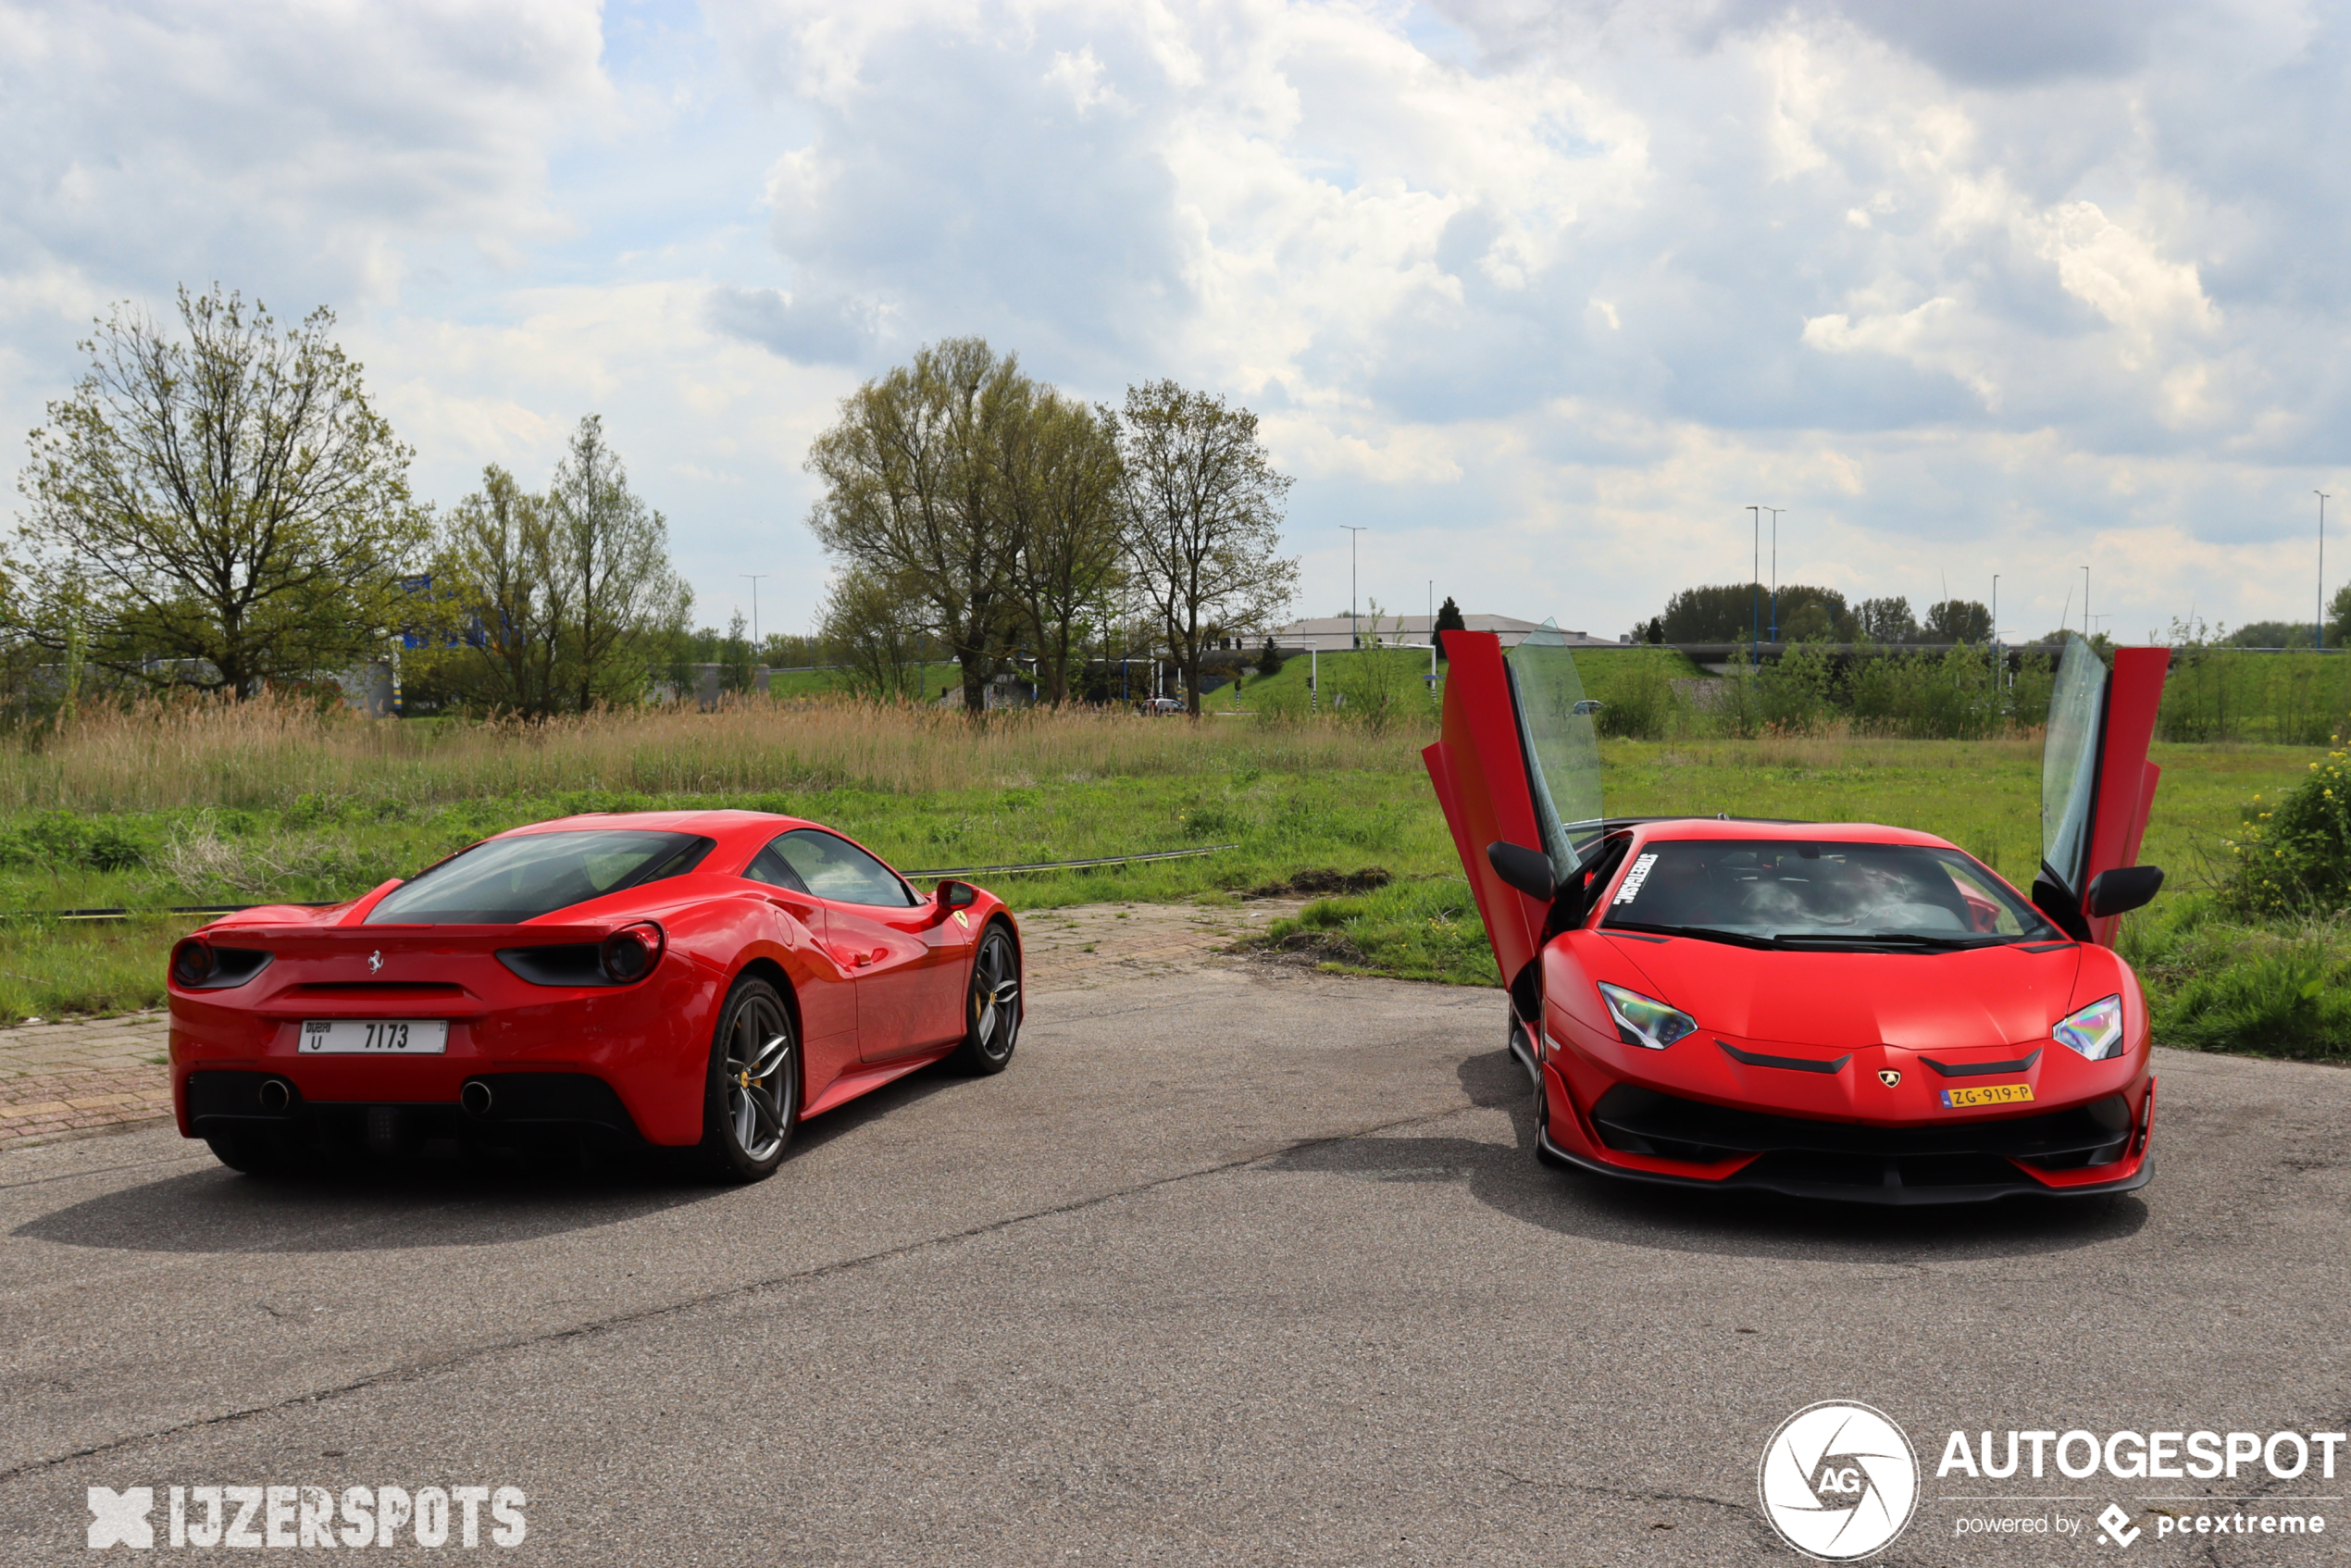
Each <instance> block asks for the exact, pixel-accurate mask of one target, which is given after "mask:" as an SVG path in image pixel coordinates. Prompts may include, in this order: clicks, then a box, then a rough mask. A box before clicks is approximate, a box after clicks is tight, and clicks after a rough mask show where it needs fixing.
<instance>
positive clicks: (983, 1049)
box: [953, 921, 1021, 1073]
mask: <svg viewBox="0 0 2351 1568" xmlns="http://www.w3.org/2000/svg"><path fill="white" fill-rule="evenodd" d="M1020 1019H1021V1000H1020V949H1019V948H1018V947H1016V946H1014V942H1013V934H1012V932H1011V931H1009V930H1007V929H1006V928H1005V927H1004V925H1003V923H1002V922H1001V921H992V922H990V923H989V927H988V929H987V930H986V931H984V932H982V933H981V934H980V939H979V951H978V952H976V953H975V954H974V955H973V957H972V983H971V989H970V992H969V993H968V995H967V996H966V997H965V998H964V1044H963V1049H961V1050H960V1051H958V1052H955V1054H954V1057H953V1061H954V1063H955V1064H956V1065H957V1066H959V1067H962V1068H963V1069H964V1071H965V1072H970V1073H1001V1072H1002V1071H1003V1070H1004V1068H1005V1066H1006V1064H1009V1063H1010V1062H1011V1061H1012V1059H1013V1047H1014V1046H1015V1045H1018V1044H1019V1043H1020Z"/></svg>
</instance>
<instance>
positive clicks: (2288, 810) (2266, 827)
mask: <svg viewBox="0 0 2351 1568" xmlns="http://www.w3.org/2000/svg"><path fill="white" fill-rule="evenodd" d="M2229 853H2230V856H2231V859H2232V864H2231V866H2230V871H2229V877H2228V883H2227V888H2228V896H2229V901H2230V902H2231V903H2233V905H2235V906H2236V907H2237V908H2239V909H2242V910H2244V911H2245V912H2246V913H2248V914H2252V915H2311V914H2333V913H2335V912H2337V911H2341V910H2344V909H2345V908H2351V751H2346V750H2345V749H2344V748H2342V747H2341V746H2340V745H2338V746H2337V748H2336V749H2335V750H2334V751H2332V752H2329V753H2327V754H2326V757H2325V759H2324V760H2322V761H2320V762H2314V763H2312V764H2311V765H2310V777H2309V778H2306V779H2304V780H2303V781H2302V782H2301V783H2299V784H2296V785H2295V787H2294V788H2293V789H2291V790H2287V791H2286V792H2285V793H2284V794H2283V796H2280V797H2279V798H2277V799H2276V800H2274V801H2272V802H2270V805H2269V809H2267V810H2263V809H2262V801H2261V797H2260V796H2258V795H2256V796H2254V797H2253V803H2252V804H2250V805H2248V806H2246V807H2245V830H2244V831H2243V832H2242V833H2241V834H2239V835H2238V836H2237V837H2236V838H2235V839H2233V840H2231V841H2230V843H2229Z"/></svg>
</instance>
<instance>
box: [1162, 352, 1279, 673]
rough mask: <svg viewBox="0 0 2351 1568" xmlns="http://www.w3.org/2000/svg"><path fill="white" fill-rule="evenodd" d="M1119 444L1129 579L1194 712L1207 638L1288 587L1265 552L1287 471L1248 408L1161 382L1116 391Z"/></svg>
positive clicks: (1265, 611) (1254, 621)
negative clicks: (1122, 393) (1121, 404)
mask: <svg viewBox="0 0 2351 1568" xmlns="http://www.w3.org/2000/svg"><path fill="white" fill-rule="evenodd" d="M1120 448H1121V455H1122V457H1123V459H1124V463H1125V468H1124V478H1123V481H1122V495H1123V499H1124V507H1125V511H1126V529H1127V550H1128V554H1129V555H1130V557H1131V558H1132V560H1133V563H1134V567H1135V581H1136V585H1137V587H1138V590H1139V591H1141V592H1142V593H1143V594H1144V595H1145V597H1146V598H1147V599H1148V601H1149V603H1150V604H1151V613H1152V617H1153V619H1155V620H1156V621H1157V622H1158V623H1159V628H1160V631H1161V633H1162V635H1163V636H1164V637H1165V638H1166V639H1167V646H1168V652H1169V653H1171V654H1172V655H1173V656H1174V658H1175V660H1176V665H1177V666H1178V667H1179V668H1180V669H1181V670H1182V671H1183V677H1184V687H1185V691H1186V692H1187V700H1188V703H1189V704H1190V708H1191V712H1192V713H1193V714H1194V715H1195V716H1197V715H1198V714H1199V713H1200V654H1201V653H1202V652H1203V651H1204V650H1205V649H1206V647H1207V646H1208V644H1209V642H1210V641H1211V640H1212V639H1213V638H1215V637H1218V636H1222V635H1228V634H1246V633H1249V632H1252V631H1257V630H1261V629H1263V628H1266V627H1267V626H1269V625H1270V623H1271V622H1272V621H1273V620H1274V619H1275V617H1276V616H1279V615H1280V613H1281V612H1282V610H1283V609H1284V608H1286V607H1287V605H1288V604H1289V603H1290V601H1291V600H1292V599H1294V598H1295V597H1296V596H1297V592H1298V559H1297V557H1296V556H1285V555H1281V554H1276V551H1277V550H1278V549H1279V547H1280V544H1281V529H1282V498H1283V497H1284V496H1285V495H1287V493H1288V492H1289V487H1290V479H1289V476H1288V475H1287V474H1283V473H1281V472H1279V471H1277V470H1276V469H1275V467H1274V466H1273V463H1272V461H1271V459H1270V458H1269V456H1268V454H1266V451H1265V447H1264V444H1263V442H1260V441H1259V440H1258V439H1257V416H1256V415H1254V414H1252V413H1250V411H1249V410H1248V409H1246V408H1227V407H1226V406H1225V400H1224V399H1223V398H1221V397H1212V396H1210V395H1209V394H1208V393H1206V392H1187V391H1185V390H1184V389H1183V388H1182V387H1180V386H1177V385H1176V383H1175V382H1174V381H1169V380H1160V381H1150V382H1146V383H1145V384H1144V385H1142V386H1139V387H1129V388H1128V389H1127V391H1126V412H1125V416H1124V417H1123V420H1122V429H1121V431H1120Z"/></svg>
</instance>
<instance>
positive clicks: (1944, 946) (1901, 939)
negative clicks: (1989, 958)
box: [1772, 931, 2017, 952]
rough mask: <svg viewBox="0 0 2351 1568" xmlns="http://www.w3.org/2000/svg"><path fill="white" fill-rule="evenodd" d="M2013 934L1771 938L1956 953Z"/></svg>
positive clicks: (1792, 934)
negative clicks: (1995, 935) (1989, 935)
mask: <svg viewBox="0 0 2351 1568" xmlns="http://www.w3.org/2000/svg"><path fill="white" fill-rule="evenodd" d="M1772 940H1773V944H1774V945H1776V946H1780V947H1794V946H1806V945H1810V944H1812V943H1822V942H1824V943H1829V944H1832V945H1836V946H1853V947H1897V948H1916V949H1919V950H1921V951H1922V952H1961V951H1964V950H1966V949H1969V948H1978V947H1997V946H2001V945H2003V944H2005V943H2008V942H2012V941H2015V940H2017V939H2016V938H2014V937H1986V936H1972V937H1937V936H1931V935H1928V934H1927V933H1925V932H1922V931H1784V932H1782V933H1780V934H1779V935H1778V936H1775V937H1773V939H1772Z"/></svg>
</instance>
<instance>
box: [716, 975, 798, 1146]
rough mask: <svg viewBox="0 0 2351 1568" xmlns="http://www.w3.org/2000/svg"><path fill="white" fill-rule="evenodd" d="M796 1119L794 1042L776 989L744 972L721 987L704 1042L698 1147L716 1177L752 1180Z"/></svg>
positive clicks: (784, 1141) (786, 1143)
mask: <svg viewBox="0 0 2351 1568" xmlns="http://www.w3.org/2000/svg"><path fill="white" fill-rule="evenodd" d="M798 1126H800V1042H799V1039H798V1038H797V1037H796V1036H795V1034H794V1033H793V1030H792V1023H791V1010H790V1008H788V1007H786V1006H785V1005H784V999H783V998H782V997H781V996H779V995H778V994H777V991H776V988H775V987H774V986H772V985H770V984H768V983H767V982H766V981H765V980H763V979H760V978H758V977H750V976H747V977H744V978H742V979H740V980H738V981H736V982H735V989H733V990H731V991H729V992H728V993H727V1005H726V1006H725V1007H723V1008H721V1009H720V1010H719V1014H718V1030H717V1033H716V1035H715V1037H714V1038H713V1039H712V1040H711V1042H710V1075H709V1077H708V1079H707V1081H706V1083H705V1085H704V1089H703V1137H702V1154H703V1164H704V1165H705V1166H706V1167H707V1168H708V1169H709V1171H710V1174H711V1175H712V1176H716V1177H717V1178H718V1179H719V1180H721V1181H758V1180H760V1179H761V1178H763V1177H765V1176H768V1175H770V1174H772V1173H773V1172H774V1171H775V1169H776V1167H777V1165H779V1164H782V1163H783V1159H784V1150H785V1149H786V1147H788V1146H789V1145H790V1142H791V1135H792V1133H793V1131H794V1130H795V1129H796V1128H797V1127H798Z"/></svg>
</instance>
